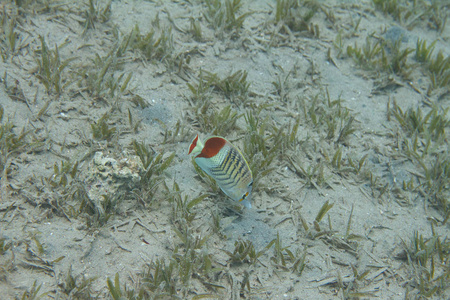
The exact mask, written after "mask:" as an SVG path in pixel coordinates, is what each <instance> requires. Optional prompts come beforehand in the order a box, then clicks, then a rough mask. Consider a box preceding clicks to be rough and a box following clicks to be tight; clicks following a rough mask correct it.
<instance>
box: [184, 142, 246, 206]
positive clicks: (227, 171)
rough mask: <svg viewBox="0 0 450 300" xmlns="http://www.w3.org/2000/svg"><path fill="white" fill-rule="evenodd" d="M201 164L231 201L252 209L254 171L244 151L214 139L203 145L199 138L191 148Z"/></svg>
mask: <svg viewBox="0 0 450 300" xmlns="http://www.w3.org/2000/svg"><path fill="white" fill-rule="evenodd" d="M191 153H192V154H193V155H195V162H196V163H197V165H198V166H199V167H200V168H201V169H202V170H203V171H204V172H205V173H206V174H208V175H209V176H211V177H212V178H213V179H214V180H215V181H216V182H217V184H218V185H219V187H220V188H221V190H222V191H223V192H224V193H225V194H226V195H227V196H228V197H230V198H231V199H233V200H235V201H239V202H241V203H242V204H244V206H245V207H247V208H251V202H250V201H251V192H252V185H253V176H252V172H251V170H250V168H249V166H248V164H247V161H246V160H245V158H244V157H243V155H242V154H241V152H240V151H239V150H238V149H237V148H236V147H234V146H233V145H232V144H231V143H230V142H228V141H227V140H226V139H224V138H222V137H218V136H213V137H210V138H209V139H207V140H206V142H205V144H203V143H202V142H201V141H200V139H199V137H198V135H197V136H196V137H195V138H194V140H193V141H192V143H191V145H190V147H189V154H191Z"/></svg>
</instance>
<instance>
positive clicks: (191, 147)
mask: <svg viewBox="0 0 450 300" xmlns="http://www.w3.org/2000/svg"><path fill="white" fill-rule="evenodd" d="M197 141H198V134H197V136H196V137H195V138H194V140H193V141H192V143H191V146H190V147H189V153H188V154H191V152H192V150H194V148H195V146H197Z"/></svg>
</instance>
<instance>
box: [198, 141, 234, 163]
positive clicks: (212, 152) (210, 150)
mask: <svg viewBox="0 0 450 300" xmlns="http://www.w3.org/2000/svg"><path fill="white" fill-rule="evenodd" d="M226 143H227V140H226V139H224V138H221V137H217V136H215V137H212V138H209V139H208V140H207V141H206V142H205V146H204V147H203V149H202V151H201V153H200V154H199V155H197V157H204V158H211V157H214V156H216V154H217V153H219V151H220V150H221V149H222V148H223V147H224V146H225V144H226Z"/></svg>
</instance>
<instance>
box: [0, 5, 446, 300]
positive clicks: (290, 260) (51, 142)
mask: <svg viewBox="0 0 450 300" xmlns="http://www.w3.org/2000/svg"><path fill="white" fill-rule="evenodd" d="M28 2H31V1H24V2H23V3H22V4H21V7H19V6H18V4H16V3H12V2H10V1H7V2H2V3H1V4H0V8H1V10H0V11H1V15H2V19H3V24H4V25H3V31H1V34H2V39H4V38H5V39H4V40H3V42H2V43H1V47H2V58H3V59H2V60H1V61H0V76H1V81H2V84H1V88H0V104H1V106H2V107H3V110H4V114H3V120H2V129H4V130H5V132H8V133H9V134H12V135H13V136H14V137H15V138H16V139H19V140H18V141H17V143H16V144H15V145H16V146H17V147H16V148H12V147H9V148H8V147H7V146H6V145H5V144H2V145H1V146H2V148H1V149H2V153H1V160H0V162H1V164H0V166H1V168H2V175H1V200H0V238H1V240H2V242H3V244H2V251H1V252H0V298H2V299H15V298H21V297H22V296H23V295H25V296H26V297H28V298H26V299H38V298H39V296H42V298H44V299H49V298H51V299H90V298H98V299H105V298H106V299H109V298H113V297H114V296H117V294H116V295H114V293H112V292H111V290H114V289H113V288H112V286H111V285H110V286H108V284H107V280H108V279H110V280H111V281H112V282H114V278H115V276H116V274H118V276H119V278H120V289H121V291H122V293H124V294H125V292H124V290H125V286H126V289H127V290H128V291H129V295H128V296H125V295H123V296H125V297H126V298H127V297H130V295H131V294H133V293H132V292H131V291H130V290H134V291H135V293H136V295H137V293H138V292H139V291H140V290H142V291H143V293H144V295H145V298H152V297H156V296H157V295H162V296H161V298H179V299H200V298H203V297H204V298H219V299H238V298H243V299H334V298H339V299H350V298H361V299H365V298H370V297H376V298H378V299H419V298H421V297H426V296H427V295H426V294H427V293H428V292H430V290H432V289H433V288H434V287H436V290H434V291H433V292H432V293H430V295H431V298H434V299H448V298H449V297H450V289H449V286H450V285H449V283H448V282H449V269H448V268H449V266H448V250H449V242H448V238H449V225H448V222H447V223H445V222H444V219H445V210H444V209H443V207H442V205H439V203H437V202H436V201H437V200H435V199H436V198H433V197H434V196H436V194H433V193H432V191H430V190H431V188H429V186H427V182H429V181H427V177H426V172H425V171H424V168H423V167H422V165H421V163H420V161H423V162H424V163H425V164H426V166H428V168H430V169H431V167H432V166H433V162H434V163H435V162H436V161H437V160H436V158H437V157H439V158H440V161H438V163H439V162H444V163H448V158H449V155H448V137H449V136H448V127H449V126H448V123H445V124H444V131H443V135H442V136H439V137H438V138H435V139H433V140H432V141H431V146H430V147H429V150H428V151H425V150H424V149H425V146H426V145H425V144H426V137H425V133H420V134H418V135H417V136H418V139H419V142H418V148H419V149H418V150H417V151H418V153H419V154H420V155H421V158H420V159H415V158H414V155H411V152H408V151H407V149H406V145H407V143H408V142H409V143H413V142H414V132H412V131H411V130H409V129H408V127H407V125H402V124H401V122H399V120H398V118H397V117H396V116H395V113H396V112H397V114H398V112H399V111H400V110H401V111H402V112H403V113H405V112H407V111H408V110H409V109H412V111H414V112H415V111H417V109H420V110H421V111H422V112H423V116H425V115H426V114H427V113H428V112H430V111H431V110H432V109H433V107H434V108H435V109H436V111H437V112H438V113H439V114H441V115H442V117H443V118H444V120H448V116H447V115H446V114H445V113H444V110H446V109H448V107H449V103H450V102H449V100H450V98H449V84H448V83H447V84H443V85H442V86H440V87H436V88H434V89H432V90H431V91H430V90H429V86H430V84H431V80H430V77H429V75H428V74H429V73H427V72H428V71H427V69H426V66H427V64H426V63H421V62H418V61H417V59H415V52H414V51H415V49H416V43H417V40H418V39H424V40H426V41H427V45H428V46H429V45H430V44H431V43H432V42H433V41H436V43H435V44H434V47H435V50H434V52H433V53H432V55H431V57H432V58H435V57H436V55H437V54H438V52H439V51H442V54H443V56H444V58H445V57H447V58H448V55H449V53H450V47H449V45H450V43H449V37H450V29H449V25H448V24H447V25H443V27H442V28H440V29H439V28H438V29H437V28H436V26H433V22H432V19H431V18H430V17H429V15H425V16H424V17H419V16H418V14H416V15H414V16H408V17H405V12H401V13H400V14H401V16H403V20H399V19H398V18H395V17H393V15H392V14H384V13H383V12H382V11H380V9H377V8H375V6H374V4H373V3H372V2H371V1H361V2H360V1H318V3H319V4H318V5H319V6H317V7H316V8H317V10H316V12H315V14H314V15H313V16H312V18H311V19H310V20H307V21H305V24H306V25H305V24H301V23H299V26H300V27H301V28H300V29H298V28H295V27H291V28H290V29H287V28H289V26H288V24H286V23H283V21H279V22H277V20H276V18H277V16H276V13H275V11H276V1H242V6H241V7H240V8H239V9H238V10H237V11H236V12H235V16H236V17H239V16H243V17H242V19H243V20H244V21H243V23H242V25H237V26H235V25H233V24H235V23H226V22H224V23H223V24H220V19H215V21H214V20H211V19H212V18H214V14H213V13H211V11H208V5H207V4H206V1H204V2H205V3H203V1H195V0H192V1H113V2H111V3H110V5H108V2H106V1H98V2H96V1H93V2H92V3H93V4H94V6H92V10H91V12H89V3H88V2H86V1H85V3H82V2H80V3H78V2H77V1H43V0H42V1H37V2H36V3H28ZM212 2H214V3H219V2H220V1H212ZM288 2H289V1H288ZM426 3H428V2H426ZM440 5H441V9H440V10H439V11H440V13H441V15H440V17H441V18H444V19H445V18H447V15H448V14H449V11H448V5H447V6H445V5H444V4H443V3H441V4H440ZM409 7H411V5H410V6H409ZM212 8H213V7H212ZM212 8H211V7H210V8H209V9H212ZM108 9H109V10H108ZM221 9H225V4H222V8H221ZM300 10H301V13H300V15H303V16H304V15H306V12H308V11H309V10H310V8H308V7H306V8H302V9H300ZM294 12H296V11H295V10H294ZM246 13H248V15H245V14H246ZM216 17H217V16H216ZM12 20H15V22H14V23H13V22H12ZM86 20H88V21H86ZM235 22H239V20H235ZM193 24H194V25H196V26H199V27H200V28H201V37H200V36H198V35H197V36H196V34H195V33H196V31H195V30H193ZM135 26H138V27H139V34H138V35H142V38H144V37H145V35H147V34H149V33H152V32H154V37H155V40H154V41H156V39H157V38H158V37H161V35H163V34H164V33H165V34H166V35H167V36H168V40H165V41H164V40H162V41H161V43H162V44H163V45H164V47H158V45H156V44H154V45H153V50H151V49H150V50H149V46H148V45H147V48H146V49H147V50H144V48H141V49H137V48H138V47H137V46H136V47H134V48H133V47H131V46H130V45H128V47H127V46H125V45H126V41H127V38H128V37H129V34H130V32H133V28H135ZM283 26H284V27H283ZM302 26H303V27H302ZM305 26H306V27H305ZM10 27H13V31H14V32H15V33H16V35H17V37H16V39H15V45H14V47H11V41H10V40H6V38H7V37H8V36H10V35H9V34H8V28H10ZM197 33H198V32H197ZM134 34H137V33H136V31H134ZM339 35H341V40H342V45H339ZM167 36H166V37H167ZM369 36H370V38H369V39H370V40H371V42H372V45H374V44H375V43H376V41H377V40H380V41H387V42H386V43H388V42H390V43H391V44H389V45H392V44H394V43H396V42H398V43H399V45H400V47H401V49H406V48H411V49H414V51H413V52H411V53H409V54H408V56H407V60H406V66H403V70H401V71H398V72H396V71H394V70H392V69H383V68H382V67H380V64H378V63H373V62H372V63H371V62H368V63H367V64H360V63H358V61H357V59H355V58H354V57H351V56H350V55H349V54H348V53H347V47H348V46H352V47H355V45H357V46H358V47H361V46H363V45H365V44H366V41H367V39H368V37H369ZM40 37H42V38H43V40H44V42H45V44H46V45H47V48H48V49H47V52H48V53H49V55H50V57H53V58H54V57H55V56H56V55H59V58H60V60H59V63H60V64H62V63H66V64H67V65H66V66H65V67H63V68H60V69H59V70H58V69H57V68H56V69H50V71H49V73H45V72H46V71H45V70H44V68H43V67H42V66H41V67H40V66H39V64H42V61H43V60H42V57H43V55H44V54H43V52H44V50H45V49H43V42H42V40H41V38H40ZM386 45H387V44H386ZM386 45H385V44H383V45H382V46H381V48H384V49H385V51H386V53H388V55H390V54H392V53H391V52H390V51H392V48H388V47H387V46H386ZM121 47H122V48H121ZM381 48H380V51H381ZM56 49H57V51H56ZM121 49H125V50H124V51H122V52H121ZM155 49H156V50H155ZM145 51H148V52H147V53H146V52H145ZM158 51H161V52H160V53H159V52H158ZM56 53H57V54H56ZM102 70H103V71H104V72H105V73H104V78H103V79H101V78H100V79H99V77H100V76H101V73H102ZM238 71H241V72H242V73H235V72H238ZM58 72H60V79H58V78H56V77H54V76H53V75H58V74H59V73H58ZM207 72H210V73H209V74H216V75H217V76H218V78H219V79H220V80H222V79H225V78H227V76H230V75H232V74H240V75H242V74H245V76H246V77H245V78H244V79H243V81H244V83H246V84H248V86H247V88H245V86H244V88H241V89H240V90H239V89H238V91H237V92H236V91H232V92H230V93H229V94H227V91H226V90H224V87H223V86H220V85H218V84H216V85H214V84H211V86H207V87H206V90H205V92H204V93H203V94H201V96H204V97H205V98H201V97H200V96H198V95H194V94H193V92H192V90H191V89H190V88H189V85H191V86H192V87H194V88H198V85H199V80H201V78H202V77H201V76H205V74H208V73H207ZM46 74H47V75H46ZM130 74H131V75H130ZM46 76H47V77H46ZM128 76H131V77H129V79H130V80H129V82H126V79H127V77H128ZM46 78H52V79H51V81H50V83H49V82H48V81H46ZM55 78H56V79H55ZM240 78H242V77H240ZM220 80H219V82H220ZM52 82H57V83H58V84H57V85H56V84H53V83H52ZM210 83H211V82H210ZM122 87H123V88H122ZM202 107H203V110H202ZM226 107H228V108H229V109H231V113H232V114H233V113H235V116H234V119H233V117H232V116H230V117H229V118H228V119H227V120H226V121H222V122H220V123H219V124H214V121H215V120H217V119H218V118H219V117H218V115H217V113H218V112H220V111H222V110H223V109H224V108H226ZM399 109H400V110H399ZM249 115H252V116H254V117H255V118H256V119H257V120H259V122H260V123H259V124H260V125H259V127H258V130H259V128H261V126H265V128H264V129H263V130H261V131H255V132H253V133H252V132H250V129H249V126H248V124H247V122H246V120H248V116H249ZM130 117H131V118H130ZM447 122H448V121H447ZM7 124H13V125H14V128H12V129H11V130H9V129H8V130H6V128H7ZM295 124H296V125H295ZM408 124H409V123H408ZM346 125H348V127H347V128H346ZM428 125H429V122H428V123H426V126H425V127H426V128H428V127H429V126H428ZM102 126H103V127H102ZM295 126H297V127H296V128H297V131H296V132H294V133H293V135H292V138H291V139H289V138H286V135H287V136H288V135H289V133H290V132H292V128H294V127H295ZM330 126H331V127H333V126H335V131H334V132H333V131H332V130H331V129H330V128H331V127H330ZM426 128H425V131H426ZM446 129H447V131H445V130H446ZM345 130H347V131H345ZM21 133H24V137H23V139H22V140H20V135H21ZM197 133H198V134H199V135H200V136H201V137H202V138H203V139H205V138H206V137H208V136H210V135H221V136H224V137H226V138H227V139H229V140H230V141H232V142H233V143H234V144H235V145H236V146H237V147H238V148H239V149H241V151H242V152H243V154H244V156H245V155H247V156H248V155H249V153H253V152H251V151H250V150H248V151H247V152H246V151H245V149H247V148H249V145H250V144H249V143H250V142H249V140H250V137H251V136H252V134H253V135H258V134H259V135H260V136H261V137H263V138H264V141H265V145H266V146H265V147H264V151H261V149H259V151H256V153H253V154H255V155H254V156H251V157H247V160H248V161H249V163H250V165H252V166H254V167H255V166H257V165H258V162H259V163H262V162H264V161H265V160H266V159H268V157H269V156H270V155H272V160H271V161H270V164H268V165H262V166H261V168H260V169H259V170H260V172H259V173H258V174H256V173H255V171H254V175H255V187H254V189H253V194H252V206H253V208H252V209H250V210H248V209H242V207H241V206H239V205H238V204H236V203H232V201H231V200H230V199H228V198H227V197H226V196H225V195H224V194H223V193H222V192H221V191H220V190H219V189H218V188H217V187H216V186H215V185H214V184H213V183H210V182H211V181H209V180H208V178H204V177H202V176H199V175H198V174H197V173H196V170H195V168H194V165H193V162H192V159H191V157H189V156H188V154H187V150H188V146H189V144H190V142H191V140H192V139H193V138H194V137H195V135H196V134H197ZM342 133H344V135H343V136H342ZM3 134H4V136H6V133H3ZM95 134H97V135H96V136H95ZM283 134H284V135H285V138H284V139H283V141H287V142H285V143H284V144H283V146H282V147H279V144H280V143H282V142H281V139H277V138H279V137H281V136H283ZM4 140H5V139H2V143H3V141H4ZM133 141H136V142H137V143H139V144H140V145H144V146H145V147H148V148H147V149H151V150H149V151H150V153H154V157H156V156H157V155H159V154H161V160H162V161H169V160H170V159H173V160H172V161H171V163H170V165H169V167H168V168H167V169H165V170H163V171H161V172H159V171H158V170H157V168H158V166H160V164H158V163H156V162H155V165H154V166H153V167H151V168H150V169H151V171H152V172H154V175H153V177H151V180H149V181H143V179H142V178H143V177H145V175H144V174H145V172H146V171H145V170H144V166H143V164H142V162H141V160H140V158H139V157H138V156H137V153H136V151H135V150H136V148H135V147H133ZM22 142H23V143H22ZM246 147H247V148H246ZM271 149H276V150H275V151H273V152H271ZM263 152H267V153H265V154H264V153H263ZM172 153H173V156H171V155H172ZM408 153H409V154H408ZM422 154H423V155H422ZM264 155H266V156H264ZM360 162H361V165H359V163H360ZM75 163H77V165H76V171H77V172H73V174H71V171H72V170H73V167H74V165H75ZM55 165H56V166H58V167H57V168H56V169H55ZM255 168H256V167H255ZM264 171H267V172H265V173H264ZM261 172H263V173H261ZM72 175H74V176H72ZM433 178H434V179H436V180H437V179H438V178H437V177H433ZM448 178H449V176H448V174H447V173H444V174H443V175H442V176H441V177H439V180H443V182H444V184H443V189H442V190H441V191H439V192H438V193H437V195H438V197H440V198H439V199H448V196H450V195H449V190H448V187H449V184H448V182H449V181H448ZM144 183H145V185H143V184H144ZM408 184H409V185H408ZM202 195H205V196H202ZM199 196H202V197H204V198H202V199H201V201H199V203H191V205H186V203H189V201H191V200H192V199H195V198H196V197H199ZM446 203H447V204H448V200H447V202H446ZM324 204H328V205H330V206H331V205H332V206H331V207H328V208H329V210H328V211H327V212H326V213H325V214H324V215H323V218H318V217H317V215H318V213H319V211H320V209H321V208H322V207H324ZM215 220H216V222H215ZM215 224H216V225H215ZM217 224H219V226H217ZM415 235H416V236H417V237H420V236H422V237H423V239H424V240H425V244H424V245H425V246H426V247H428V248H427V249H428V250H429V252H430V253H429V256H427V257H426V258H425V260H422V261H421V260H420V259H419V258H418V257H421V256H420V255H423V252H424V251H422V252H420V250H424V249H423V248H424V247H425V246H422V248H421V247H420V246H419V248H418V249H416V250H415V251H414V247H413V244H412V243H413V241H414V237H415ZM277 236H278V242H277ZM437 240H439V243H440V244H442V245H443V246H442V247H444V249H446V250H444V254H445V255H446V256H445V255H444V257H440V256H439V255H438V250H437V247H438V246H437V245H438V244H437V242H436V241H437ZM239 243H241V244H240V245H241V248H240V249H241V250H242V249H243V248H242V247H244V246H245V245H247V246H248V245H250V243H251V245H252V247H253V249H254V250H255V252H256V253H258V252H259V251H261V252H260V253H259V257H258V258H254V259H252V258H251V256H250V255H248V254H246V253H244V255H243V256H242V257H239V255H238V254H239V251H238V250H239V247H237V248H235V246H236V245H239ZM234 251H237V252H235V255H233V252H234ZM242 251H243V250H242ZM445 251H447V252H445ZM418 252H420V253H418ZM445 257H446V258H445ZM158 263H159V264H160V265H159V266H162V270H165V271H166V272H168V270H169V269H170V266H172V267H173V271H172V278H171V280H168V281H167V282H164V280H163V279H161V278H159V277H158V280H160V281H158V280H155V281H156V282H157V285H156V286H152V283H151V281H152V280H150V279H151V278H152V276H154V277H156V275H155V268H156V266H157V265H158ZM432 266H433V267H432ZM160 271H161V270H160ZM161 272H163V271H161ZM432 272H434V274H432V275H429V274H430V273H432ZM169 273H170V272H169ZM184 274H185V275H184ZM427 274H428V278H427ZM421 278H427V279H425V282H426V284H422V285H421ZM161 281H162V282H163V283H162V284H161V283H160V282H161ZM423 286H425V289H424V290H423V289H422V290H421V287H423ZM116 287H117V286H116ZM116 291H117V290H116Z"/></svg>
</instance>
